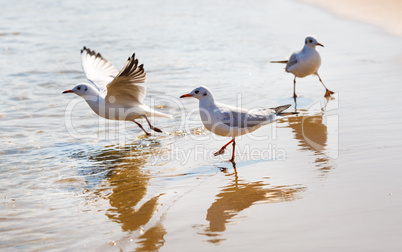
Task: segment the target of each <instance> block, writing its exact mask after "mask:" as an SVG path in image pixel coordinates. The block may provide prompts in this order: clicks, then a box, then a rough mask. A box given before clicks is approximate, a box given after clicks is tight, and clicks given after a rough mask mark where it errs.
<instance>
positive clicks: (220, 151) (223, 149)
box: [214, 139, 234, 156]
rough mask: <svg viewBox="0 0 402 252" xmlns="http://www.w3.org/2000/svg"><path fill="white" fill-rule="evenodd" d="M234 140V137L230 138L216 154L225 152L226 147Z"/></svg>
mask: <svg viewBox="0 0 402 252" xmlns="http://www.w3.org/2000/svg"><path fill="white" fill-rule="evenodd" d="M233 141H234V139H232V140H230V142H229V143H227V144H225V145H224V146H223V147H222V148H221V149H220V150H219V151H217V152H215V153H214V156H218V155H222V154H223V153H225V149H226V147H227V146H228V145H229V144H231V143H232V142H233Z"/></svg>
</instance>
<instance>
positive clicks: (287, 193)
mask: <svg viewBox="0 0 402 252" xmlns="http://www.w3.org/2000/svg"><path fill="white" fill-rule="evenodd" d="M221 170H222V171H223V172H227V171H226V169H221ZM227 176H230V177H233V180H232V182H231V183H230V184H229V185H227V186H225V187H224V188H223V189H222V190H221V192H220V193H219V194H218V195H216V200H215V202H214V203H212V205H211V206H210V207H209V209H208V211H207V217H206V220H207V221H209V226H208V227H207V228H205V231H203V232H200V233H199V234H202V235H206V236H207V237H209V240H208V241H209V242H211V243H219V242H221V241H223V240H225V239H224V238H220V237H221V235H222V232H224V231H225V230H226V225H227V224H228V223H230V222H231V220H233V219H234V218H235V217H236V216H237V215H238V214H239V213H240V212H241V211H243V210H245V209H247V208H249V207H251V206H253V205H255V204H257V203H259V204H268V203H278V202H284V201H292V200H295V199H297V198H298V192H300V191H303V190H304V189H305V188H304V187H302V186H299V185H298V186H296V185H293V186H270V184H269V183H266V182H265V181H255V182H248V181H245V180H242V179H239V178H238V175H237V171H236V168H235V169H234V173H231V174H227Z"/></svg>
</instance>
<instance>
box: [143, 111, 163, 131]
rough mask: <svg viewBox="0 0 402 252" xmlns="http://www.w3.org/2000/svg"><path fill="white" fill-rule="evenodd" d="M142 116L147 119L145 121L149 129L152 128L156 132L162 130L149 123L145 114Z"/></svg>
mask: <svg viewBox="0 0 402 252" xmlns="http://www.w3.org/2000/svg"><path fill="white" fill-rule="evenodd" d="M142 117H144V118H145V120H147V123H148V125H149V127H150V128H151V130H154V131H156V132H162V130H160V129H159V128H157V127H154V126H152V125H151V123H150V122H149V120H148V117H147V116H146V115H143V116H142Z"/></svg>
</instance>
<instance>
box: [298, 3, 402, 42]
mask: <svg viewBox="0 0 402 252" xmlns="http://www.w3.org/2000/svg"><path fill="white" fill-rule="evenodd" d="M301 1H302V2H305V3H309V4H314V5H317V6H320V7H323V8H325V9H326V10H329V11H331V12H333V13H336V14H338V15H341V16H343V17H346V18H350V19H354V20H359V21H363V22H367V23H369V24H373V25H376V26H380V27H382V28H384V29H385V30H387V31H388V32H390V33H392V34H395V35H398V36H402V15H401V13H402V1H399V0H382V1H380V0H366V1H362V0H340V1H325V0H301Z"/></svg>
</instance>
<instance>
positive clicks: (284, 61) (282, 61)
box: [270, 60, 289, 64]
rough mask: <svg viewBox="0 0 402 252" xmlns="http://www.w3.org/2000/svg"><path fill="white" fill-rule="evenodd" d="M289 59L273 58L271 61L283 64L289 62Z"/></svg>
mask: <svg viewBox="0 0 402 252" xmlns="http://www.w3.org/2000/svg"><path fill="white" fill-rule="evenodd" d="M288 61H289V60H273V61H270V62H271V63H282V64H287V63H288Z"/></svg>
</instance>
